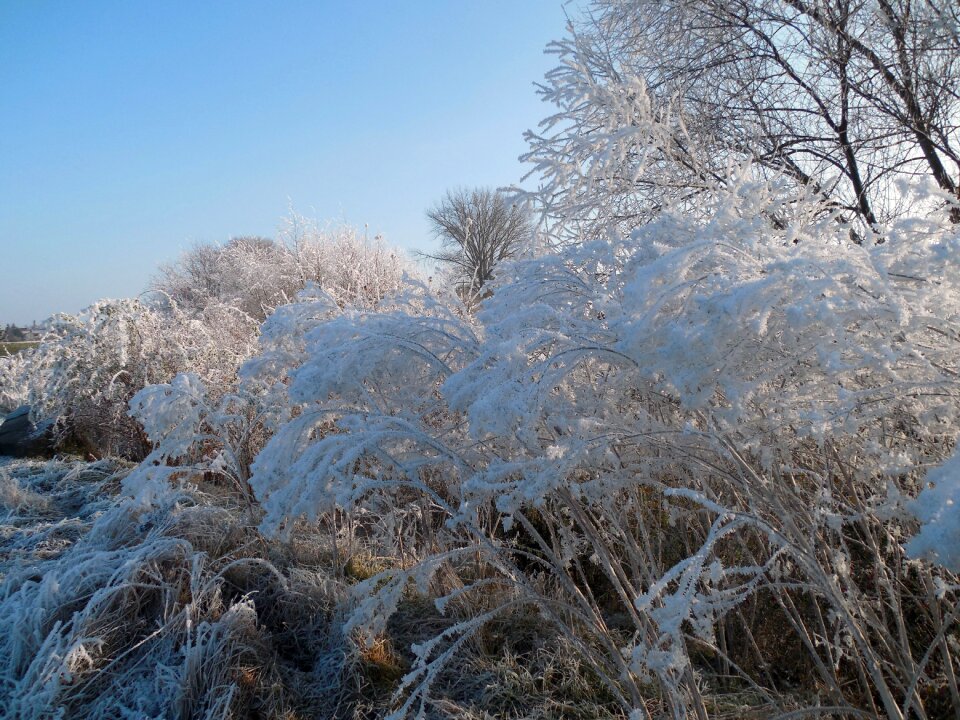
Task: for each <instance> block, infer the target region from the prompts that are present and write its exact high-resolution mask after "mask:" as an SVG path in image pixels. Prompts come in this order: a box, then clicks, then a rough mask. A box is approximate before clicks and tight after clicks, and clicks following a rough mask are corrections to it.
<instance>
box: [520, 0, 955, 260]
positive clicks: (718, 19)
mask: <svg viewBox="0 0 960 720" xmlns="http://www.w3.org/2000/svg"><path fill="white" fill-rule="evenodd" d="M957 28H958V17H957V10H956V7H955V3H954V2H953V0H656V1H655V0H598V2H595V3H593V4H592V5H591V9H590V11H589V12H588V13H587V15H586V17H585V18H584V19H582V20H581V21H579V22H578V23H576V24H575V25H574V29H573V34H572V37H571V38H570V39H568V40H566V41H563V42H560V43H556V44H555V45H554V46H553V50H554V52H556V53H557V54H558V55H559V56H560V57H561V59H562V60H563V64H562V65H561V66H560V67H558V68H557V69H556V70H555V71H553V72H552V73H550V74H549V75H548V76H547V82H546V83H545V84H544V86H543V88H542V92H543V94H544V97H545V99H547V100H549V101H552V102H554V103H555V104H556V105H558V106H559V108H560V112H558V113H557V114H556V115H555V116H554V117H553V118H551V119H550V120H548V121H547V123H546V130H547V132H543V133H542V134H539V135H537V134H533V133H531V134H530V141H531V152H530V153H529V154H528V156H527V158H528V159H529V160H532V161H534V162H536V163H537V164H538V169H539V170H540V171H541V172H544V173H545V175H546V177H547V184H546V186H545V191H544V193H543V197H544V198H549V199H550V201H551V202H554V205H555V206H556V207H557V208H558V209H559V210H560V213H559V214H560V215H564V214H566V213H567V211H568V210H570V209H573V210H574V211H575V212H574V217H576V218H577V219H581V218H583V219H586V220H589V215H588V212H589V211H591V210H593V207H592V206H591V205H590V204H589V203H586V204H585V203H583V197H582V195H583V193H585V192H595V193H602V194H603V195H604V196H605V197H607V198H608V200H607V203H606V206H605V207H604V214H606V216H607V217H614V218H616V219H618V220H620V221H622V222H621V226H622V227H621V228H620V229H621V230H623V229H626V230H629V228H630V227H631V226H632V227H635V226H636V225H637V224H640V223H642V222H645V221H646V220H648V219H649V218H650V216H651V215H653V214H655V213H656V211H657V209H658V208H659V207H661V206H662V205H663V204H664V203H672V204H676V203H677V202H690V201H694V202H695V201H696V199H697V198H698V196H699V195H700V194H702V193H703V192H704V188H705V187H715V186H716V185H717V183H719V182H722V178H723V176H724V174H725V172H726V171H727V169H728V168H729V166H730V165H731V164H734V165H736V164H740V163H743V162H745V161H746V162H750V163H752V164H753V166H754V167H755V168H756V169H757V170H758V171H759V172H760V173H761V174H762V175H765V176H766V177H768V178H769V177H774V176H777V177H781V178H782V177H786V178H789V179H791V180H792V181H793V182H795V183H796V184H797V185H798V186H799V187H801V188H802V189H803V191H804V192H805V193H807V194H811V195H813V196H816V197H818V198H820V200H821V201H823V203H824V204H825V205H826V206H827V207H829V208H831V209H832V210H833V211H835V212H836V213H837V214H838V217H839V219H841V220H843V221H846V222H849V223H850V225H851V227H852V228H853V230H854V238H855V239H856V240H858V241H861V240H862V239H863V238H865V237H866V236H868V235H870V234H872V233H874V232H876V231H880V230H882V227H883V225H884V224H885V223H886V222H888V221H889V220H891V219H894V218H897V217H900V216H902V215H903V214H904V212H906V210H907V208H906V206H905V198H904V195H903V193H902V192H901V191H900V186H899V181H901V180H904V179H910V178H922V177H929V178H931V179H932V180H933V181H934V182H935V183H936V185H937V186H939V188H940V190H941V191H942V192H943V193H944V194H945V195H952V196H953V197H955V198H956V197H957V196H958V190H960V183H958V178H960V40H958V32H957ZM641 85H642V86H641ZM638 88H639V89H638ZM600 93H605V94H606V96H607V97H608V99H607V100H606V102H605V103H598V102H596V99H597V97H598V95H599V94H600ZM638 94H648V95H649V102H650V103H651V104H652V106H653V107H654V108H656V109H659V114H657V113H647V115H646V117H648V118H650V117H652V118H654V119H655V120H656V121H657V123H658V124H659V126H660V128H661V129H663V128H669V137H661V138H656V139H655V142H653V143H648V144H647V145H646V146H644V145H643V144H639V143H638V144H635V145H634V146H633V147H629V148H624V146H623V144H622V143H620V145H619V147H616V148H611V147H609V143H606V144H605V145H597V144H595V143H592V142H591V139H592V138H597V137H602V136H604V134H606V137H607V138H608V139H613V140H614V141H619V138H620V137H621V136H622V135H623V134H624V133H625V132H626V133H628V134H629V131H633V130H635V129H636V127H637V122H636V121H635V120H634V119H633V118H632V117H624V107H625V106H626V105H627V104H628V101H632V100H633V99H634V98H635V97H636V96H637V95H638ZM586 97H589V98H591V100H590V102H585V101H584V98H586ZM617 113H619V114H620V117H612V116H613V115H615V114H617ZM611 118H612V119H611ZM641 119H643V118H641ZM611 128H613V129H615V130H616V132H611V131H610V130H611ZM551 130H553V132H552V133H551V132H549V131H551ZM651 146H653V147H655V149H656V150H657V152H658V153H659V154H657V153H655V152H653V151H652V150H651ZM597 158H601V159H602V161H603V162H604V163H608V164H609V162H610V159H611V158H613V159H614V160H616V161H617V162H619V164H620V167H619V169H618V171H616V172H608V173H606V175H605V176H604V177H603V178H602V179H601V180H602V182H599V183H598V182H597V179H598V178H597V175H596V173H593V175H592V177H588V178H586V179H585V180H584V181H582V182H581V179H580V178H581V177H582V176H584V174H585V173H589V172H591V167H592V165H591V164H592V163H594V162H596V159H597ZM581 168H585V171H581V170H580V169H581ZM571 169H572V170H571ZM551 173H553V174H554V175H561V174H566V176H567V177H570V176H571V173H572V175H573V176H574V181H575V183H577V187H576V188H575V189H576V191H577V193H579V194H580V195H581V197H574V202H572V203H569V202H568V203H559V204H558V203H556V202H555V201H554V200H555V197H556V196H557V195H565V196H566V197H567V198H569V197H570V192H569V191H570V188H571V187H572V186H571V185H570V183H566V184H562V183H559V182H556V181H554V179H553V177H552V176H551ZM613 199H617V202H616V204H612V200H613ZM584 209H586V211H587V212H586V213H584V212H583V210H584ZM953 219H954V220H955V221H960V215H958V214H955V215H954V217H953ZM566 220H569V217H567V218H566ZM624 226H625V227H624Z"/></svg>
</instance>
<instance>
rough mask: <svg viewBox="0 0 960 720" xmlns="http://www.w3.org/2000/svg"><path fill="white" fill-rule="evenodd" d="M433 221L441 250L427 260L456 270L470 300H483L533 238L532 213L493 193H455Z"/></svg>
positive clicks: (450, 193) (431, 212)
mask: <svg viewBox="0 0 960 720" xmlns="http://www.w3.org/2000/svg"><path fill="white" fill-rule="evenodd" d="M427 218H428V219H429V220H430V223H431V225H432V226H433V231H434V234H435V235H436V237H437V238H438V239H439V240H440V244H441V247H440V251H439V252H437V253H422V254H423V256H424V257H428V258H431V259H433V260H436V261H438V262H440V263H441V264H442V265H444V266H446V267H447V268H449V269H450V270H452V272H453V276H454V282H455V283H456V287H457V290H458V292H460V293H461V295H462V296H463V297H465V298H474V297H477V296H479V295H480V294H481V289H482V288H483V287H484V286H485V285H486V284H487V283H488V282H490V280H491V279H492V278H493V273H494V269H495V268H496V266H497V265H498V264H499V263H501V262H503V261H504V260H506V259H508V258H511V257H513V256H514V255H516V253H517V251H518V250H519V249H520V248H521V246H522V245H523V243H524V242H526V241H527V240H528V239H529V238H530V236H531V233H532V225H531V223H530V218H529V215H528V214H527V212H526V211H525V210H524V209H523V208H522V207H520V206H519V205H516V204H513V203H511V202H510V201H509V200H508V199H507V198H506V197H505V196H504V195H503V194H502V193H499V192H496V191H494V190H490V189H488V188H475V189H472V190H467V189H464V188H458V189H456V190H450V191H448V192H447V194H446V195H445V196H444V198H443V199H442V200H441V201H440V202H439V203H438V204H437V205H436V206H435V207H434V208H433V209H431V210H429V211H428V212H427Z"/></svg>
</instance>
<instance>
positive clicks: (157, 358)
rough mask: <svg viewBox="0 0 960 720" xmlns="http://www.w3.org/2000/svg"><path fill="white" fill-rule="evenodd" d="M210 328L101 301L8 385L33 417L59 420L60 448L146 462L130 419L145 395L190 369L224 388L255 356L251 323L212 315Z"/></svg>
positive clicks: (60, 322)
mask: <svg viewBox="0 0 960 720" xmlns="http://www.w3.org/2000/svg"><path fill="white" fill-rule="evenodd" d="M205 320H206V321H202V320H200V319H197V318H191V317H188V316H186V315H185V314H183V313H181V312H180V311H179V310H178V309H177V308H176V307H168V308H159V307H156V306H153V305H150V304H147V303H145V302H143V301H140V300H116V301H114V300H105V301H101V302H98V303H96V304H94V305H92V306H91V307H89V308H88V309H87V310H85V311H83V312H82V313H80V314H79V315H76V316H70V315H61V316H58V317H57V318H56V322H55V328H54V331H53V333H52V334H51V336H50V337H48V338H47V339H46V340H45V341H44V342H43V343H42V344H41V345H40V346H39V347H37V348H35V349H34V350H32V351H30V352H29V353H28V354H27V355H25V356H24V358H23V360H22V362H20V363H19V365H18V366H16V368H15V373H11V374H9V375H5V377H4V385H6V384H7V383H9V384H10V385H11V386H12V387H18V388H23V391H22V399H23V400H24V401H25V402H28V403H29V404H30V405H31V406H32V409H33V413H34V415H35V416H37V417H52V418H58V419H59V421H60V430H61V433H60V438H61V440H63V441H71V442H74V443H79V444H80V445H81V446H82V447H86V448H88V449H90V450H92V451H94V452H96V453H98V454H117V455H124V456H130V457H138V456H142V454H143V453H144V452H145V448H144V441H143V437H142V435H141V434H140V432H139V430H138V429H137V426H136V425H135V424H134V423H133V422H132V421H131V420H130V418H129V417H128V416H127V403H128V402H129V401H130V399H131V398H132V397H133V396H134V395H135V394H136V393H137V392H138V391H139V390H140V389H142V388H143V387H145V386H147V385H150V384H152V383H157V382H165V381H168V380H170V379H171V378H172V377H173V376H174V375H175V374H176V373H177V372H179V371H181V370H186V369H188V368H191V369H193V370H194V371H195V372H198V373H200V374H201V375H203V376H204V377H205V378H206V379H207V380H208V381H209V382H212V383H214V384H216V385H221V386H222V385H223V384H224V383H225V382H226V381H227V380H229V379H232V378H233V377H234V376H235V373H236V367H237V365H238V364H239V362H240V361H242V360H243V359H244V358H245V357H246V356H247V355H248V354H249V352H250V348H251V347H252V342H253V339H254V336H253V330H254V329H255V326H253V325H252V324H251V323H250V321H249V319H248V318H246V317H245V316H237V315H236V314H235V313H231V312H230V311H229V310H228V309H224V308H208V309H207V311H206V315H205Z"/></svg>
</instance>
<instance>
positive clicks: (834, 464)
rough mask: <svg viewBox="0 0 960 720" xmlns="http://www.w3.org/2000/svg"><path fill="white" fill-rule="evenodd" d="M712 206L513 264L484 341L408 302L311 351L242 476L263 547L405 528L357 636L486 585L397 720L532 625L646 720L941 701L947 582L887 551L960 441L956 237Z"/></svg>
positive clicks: (486, 312)
mask: <svg viewBox="0 0 960 720" xmlns="http://www.w3.org/2000/svg"><path fill="white" fill-rule="evenodd" d="M713 196H714V197H715V202H714V203H713V204H712V205H710V206H708V207H704V208H701V212H700V213H698V214H697V215H696V216H689V215H686V214H683V213H680V212H665V213H663V214H661V215H660V216H659V217H658V218H657V219H656V220H654V221H652V222H650V223H648V224H646V225H644V226H642V227H640V228H638V229H636V230H634V231H633V232H632V233H630V234H629V235H627V236H622V237H621V236H617V235H615V234H614V235H612V236H610V237H609V238H608V239H606V240H602V241H596V242H592V243H588V244H580V245H571V246H569V247H567V249H565V250H563V251H562V252H559V253H557V254H552V255H546V256H544V257H541V258H538V259H534V260H529V261H525V262H522V263H517V264H515V265H513V266H512V267H510V268H506V269H504V270H503V271H502V273H501V282H500V283H499V286H498V287H497V288H496V291H495V293H494V294H493V296H492V297H491V298H490V299H488V300H487V301H486V302H485V304H484V307H483V309H482V311H481V312H480V313H479V315H478V317H477V320H476V322H477V323H479V324H474V323H475V321H474V320H472V319H470V318H465V317H464V316H463V314H461V313H457V312H454V311H452V310H451V309H449V308H447V307H445V306H443V305H441V304H437V303H434V304H430V303H424V302H423V300H422V299H420V298H415V300H414V302H412V303H411V304H410V305H409V306H408V307H406V308H404V307H402V306H401V307H400V308H398V309H396V310H393V311H390V312H383V313H346V314H343V315H339V316H336V317H333V318H331V319H329V320H327V321H324V322H320V323H313V324H312V325H311V328H310V329H309V331H308V332H306V333H304V334H303V337H304V338H305V339H306V347H305V352H304V354H303V356H302V357H303V361H302V363H301V364H300V366H299V367H298V368H297V369H295V370H293V371H292V372H290V373H289V377H290V383H289V388H288V389H287V393H288V396H289V403H290V404H292V405H296V406H298V408H299V410H298V413H297V414H296V415H295V416H291V418H290V419H289V420H288V421H287V422H286V423H285V424H284V425H283V426H282V427H280V429H279V430H278V431H277V433H276V434H275V435H274V436H273V438H272V439H271V440H270V442H269V443H268V444H267V446H266V447H265V448H264V450H263V451H262V452H261V453H260V454H259V456H258V457H257V460H256V462H255V464H254V472H253V475H252V477H251V479H250V483H251V486H252V488H253V490H254V492H255V494H256V496H257V498H258V499H259V500H260V502H261V503H262V505H263V510H264V511H265V519H264V523H263V528H264V529H265V530H266V531H268V532H271V533H276V532H280V533H281V534H282V533H283V532H284V531H285V530H289V529H290V528H291V527H292V525H291V523H292V521H293V520H294V519H296V518H298V517H301V518H306V519H308V520H310V521H318V520H323V519H324V518H325V517H328V516H329V514H330V513H333V512H338V511H342V512H347V513H361V512H364V511H370V509H372V508H388V507H397V506H402V507H407V508H411V507H415V506H416V507H419V508H420V515H419V521H418V522H419V524H418V526H417V529H418V533H417V535H415V536H414V542H416V543H418V544H417V547H416V548H415V549H413V550H412V551H411V550H410V548H409V545H408V546H407V552H408V553H409V555H408V557H410V556H412V557H418V558H419V559H420V563H419V564H418V565H417V566H416V567H414V568H412V569H409V570H405V571H403V572H397V571H387V572H385V573H384V574H382V575H379V576H377V577H376V578H374V579H371V581H370V582H369V583H367V584H364V585H363V586H362V587H360V588H358V589H357V597H358V605H357V608H358V609H357V613H356V614H355V616H354V618H353V620H352V621H351V623H350V624H349V627H350V628H352V629H353V630H354V631H357V632H359V631H362V630H363V629H366V631H367V632H370V633H372V634H374V635H375V634H376V633H377V632H378V631H379V629H381V628H382V623H383V622H384V621H385V617H386V616H387V615H389V613H390V612H391V611H392V609H393V608H395V607H396V604H397V603H398V602H399V600H400V598H401V597H402V596H403V593H404V592H405V590H404V588H406V587H407V585H408V583H409V582H410V581H411V580H416V581H417V583H418V586H419V587H421V588H422V589H426V588H428V587H430V586H431V585H430V578H431V577H432V576H433V574H434V573H435V572H437V571H438V570H439V569H440V568H448V569H449V568H450V567H453V568H458V569H459V572H460V577H461V581H460V584H459V585H457V584H455V586H454V588H455V589H453V590H452V593H451V594H450V595H449V596H448V597H446V598H441V599H440V600H438V601H437V606H438V607H439V608H441V609H445V608H446V609H449V608H452V607H461V608H462V607H463V603H464V602H465V601H466V598H468V597H470V596H471V594H474V595H482V594H483V593H484V592H486V593H489V592H492V591H493V590H494V589H495V588H500V590H499V591H496V592H495V594H494V597H497V598H500V601H501V602H500V604H499V605H498V604H496V603H494V605H493V607H490V605H489V603H488V604H487V606H486V607H487V609H486V610H485V611H483V612H477V613H475V614H473V615H472V616H471V615H468V616H466V617H462V616H461V620H462V622H460V623H459V624H457V625H455V626H454V627H453V628H451V629H449V630H447V631H445V632H444V633H443V634H442V635H441V636H438V637H437V638H436V639H435V640H434V641H432V642H430V643H426V644H423V645H421V646H419V647H418V648H416V649H415V652H416V655H417V657H418V658H419V660H418V662H417V663H416V664H415V665H414V667H413V669H412V670H411V672H410V673H409V674H408V676H407V677H406V679H405V681H404V683H403V685H402V687H403V688H405V689H406V690H407V691H408V694H406V695H401V696H400V701H401V702H400V705H399V706H398V712H399V714H403V713H405V712H407V711H408V710H413V709H415V708H417V707H426V706H427V705H429V687H430V684H431V683H432V682H433V681H434V680H435V679H436V678H437V672H438V670H439V667H440V666H442V665H443V663H445V662H447V661H448V660H449V658H450V657H451V654H452V653H453V652H455V651H456V650H457V649H458V648H461V647H462V646H463V643H464V642H465V641H466V638H467V637H469V636H470V635H471V634H473V633H475V632H477V631H478V629H479V628H480V627H481V626H482V625H483V624H484V623H485V622H487V621H489V620H491V619H492V618H495V617H497V616H498V615H500V614H503V613H509V612H512V611H513V610H514V609H515V608H516V607H517V606H518V605H524V604H527V605H531V606H533V607H535V608H537V610H538V612H539V613H540V614H541V615H542V617H543V618H544V619H545V620H547V621H549V622H550V623H552V624H553V625H554V626H555V627H558V628H560V629H561V630H562V632H564V633H565V634H566V635H567V637H568V638H570V640H571V642H572V643H573V646H575V647H577V648H579V650H580V651H581V652H582V653H583V654H584V656H585V657H586V658H588V659H589V662H590V663H591V667H592V668H593V671H594V672H595V673H596V675H597V677H598V678H599V680H598V681H599V682H601V683H602V684H603V686H604V687H605V688H606V691H607V692H610V693H611V694H612V696H613V697H614V698H616V699H617V701H618V702H619V703H620V704H621V705H622V707H623V708H624V710H625V711H630V712H633V713H635V714H636V716H637V717H647V716H649V714H650V713H651V712H652V711H651V710H650V709H649V708H648V707H647V706H648V704H649V703H651V702H652V701H653V697H652V696H651V692H653V695H654V696H655V697H656V698H657V702H658V703H659V704H660V705H661V707H662V709H663V710H664V711H666V712H667V713H669V714H671V715H673V716H674V717H678V718H679V717H686V716H688V714H690V713H693V714H696V715H698V716H700V717H705V716H706V714H707V701H706V700H705V699H704V696H705V695H706V694H714V693H717V692H720V691H721V690H723V689H724V688H726V689H730V688H750V689H751V690H752V691H753V692H755V693H756V702H758V703H760V704H763V705H766V706H767V709H768V711H770V712H785V711H786V710H787V708H788V707H789V701H788V697H789V695H790V693H798V694H800V695H801V696H802V695H803V694H804V693H807V692H811V691H812V690H813V688H814V687H816V688H818V692H819V693H820V694H821V698H822V699H821V700H820V701H817V702H816V703H814V704H819V705H820V706H822V707H824V708H826V707H827V706H832V707H836V708H842V710H838V712H859V711H861V710H866V711H867V712H870V713H875V714H883V715H884V716H885V717H890V718H901V717H906V716H908V715H910V714H911V713H914V714H916V715H918V716H920V717H933V716H935V715H936V714H937V712H938V710H936V708H938V707H946V706H948V705H949V703H951V702H954V703H955V702H956V701H957V700H958V698H957V693H956V688H955V686H954V685H952V684H951V683H952V681H951V678H952V674H951V671H950V669H949V668H950V667H952V663H955V661H956V654H955V650H954V649H953V647H952V645H951V643H950V642H948V640H947V638H949V637H951V636H952V635H953V634H954V633H955V632H956V626H955V624H954V623H955V621H956V617H955V614H954V613H952V611H951V608H952V607H953V603H954V602H955V601H956V599H957V598H956V592H957V585H956V578H954V577H952V576H951V575H949V573H946V572H944V571H943V570H940V569H938V568H937V567H935V566H931V565H928V564H922V563H921V564H918V563H916V562H914V561H912V560H910V559H909V558H908V557H907V555H906V554H905V552H904V550H903V549H902V543H903V542H904V541H906V540H907V538H908V537H909V535H910V534H911V533H912V532H913V531H914V529H915V527H916V525H915V521H914V520H913V518H912V515H911V514H910V512H909V511H908V510H907V509H906V508H905V507H904V504H905V503H904V501H905V499H906V498H909V497H912V496H915V495H916V494H917V493H918V492H920V490H921V484H922V481H923V474H924V471H925V469H926V468H927V467H930V466H933V465H936V464H938V463H940V462H941V461H943V459H944V458H945V457H946V456H947V455H948V454H949V452H950V449H951V448H952V446H953V444H954V443H955V440H956V438H955V433H956V431H955V428H956V426H957V422H958V411H960V403H958V393H960V385H958V383H957V380H956V377H957V371H958V364H957V357H960V355H958V353H957V351H958V349H960V348H958V340H957V338H958V335H957V326H958V320H960V287H958V283H960V267H958V258H960V239H958V237H957V235H956V233H954V232H953V231H952V230H950V229H949V228H948V227H946V226H944V225H940V224H938V222H937V221H935V220H934V221H931V223H929V224H924V223H920V222H917V223H915V224H914V226H913V227H912V229H911V230H910V231H909V237H910V238H911V242H910V243H905V242H890V243H888V244H887V245H885V246H875V247H872V248H865V247H857V246H851V245H850V243H849V240H848V236H847V234H846V231H845V230H844V229H843V228H842V227H840V226H839V225H838V224H837V223H836V222H834V221H833V220H832V219H831V218H830V217H829V213H828V212H825V211H824V209H823V208H821V207H819V206H810V207H807V205H806V204H805V202H806V201H804V200H802V199H801V200H797V199H792V200H789V203H788V204H787V203H786V201H785V200H784V197H783V193H782V191H781V189H779V188H778V187H777V186H776V185H768V184H766V183H758V182H756V181H754V180H752V179H751V174H750V173H749V170H748V171H747V172H743V173H734V174H732V175H731V176H729V177H728V178H727V179H726V180H725V182H724V184H723V187H719V188H716V189H715V192H714V194H713ZM784 208H787V210H784ZM775 216H776V217H780V218H781V219H783V218H786V219H788V220H789V222H788V223H787V224H786V225H784V226H782V227H778V226H777V224H774V223H772V222H771V220H770V218H771V217H775ZM901 229H902V228H901ZM904 232H906V231H905V230H904ZM928 492H929V491H928ZM417 497H419V498H420V500H419V501H417V500H415V499H414V498H417ZM921 497H923V496H921ZM418 502H419V505H417V503H418ZM921 519H924V520H928V521H929V520H930V519H931V518H930V517H929V516H926V515H923V514H922V513H921ZM916 551H917V552H922V548H917V550H916ZM478 558H482V559H483V566H484V567H485V568H486V569H485V570H478V569H477V564H476V563H477V561H478ZM504 588H511V589H510V590H509V591H505V590H504ZM448 589H449V585H448ZM474 591H478V592H477V593H474ZM365 593H367V594H365ZM906 616H909V617H911V618H914V620H912V621H911V622H910V623H909V624H907V623H906V622H905V621H904V617H906ZM798 664H799V666H800V667H801V670H800V671H799V672H800V673H801V675H800V679H797V678H796V676H794V679H793V680H792V681H791V680H790V679H789V678H788V677H787V675H786V674H785V672H784V669H783V668H782V667H781V666H784V665H789V666H791V667H794V666H797V665H798ZM720 676H726V677H727V679H725V680H721V679H720ZM651 688H656V689H655V690H651ZM805 702H807V703H810V702H813V701H811V700H806V701H805ZM824 711H825V710H824Z"/></svg>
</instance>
